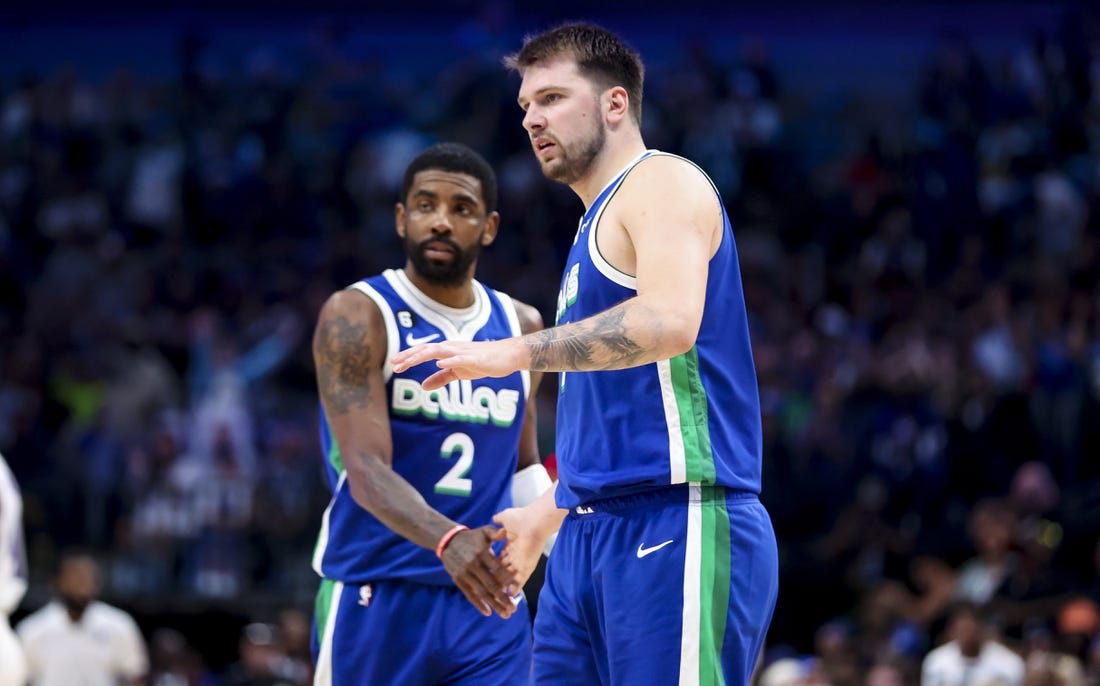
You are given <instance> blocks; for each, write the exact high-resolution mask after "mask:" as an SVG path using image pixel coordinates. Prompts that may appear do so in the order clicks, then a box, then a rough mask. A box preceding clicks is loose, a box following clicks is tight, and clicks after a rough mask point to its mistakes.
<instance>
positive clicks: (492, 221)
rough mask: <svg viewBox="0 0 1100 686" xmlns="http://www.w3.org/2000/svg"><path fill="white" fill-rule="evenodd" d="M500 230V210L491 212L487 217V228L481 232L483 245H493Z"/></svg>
mask: <svg viewBox="0 0 1100 686" xmlns="http://www.w3.org/2000/svg"><path fill="white" fill-rule="evenodd" d="M499 230H500V212H490V213H489V216H488V217H486V219H485V230H484V231H482V232H481V245H482V246H486V245H492V244H493V241H495V240H496V239H497V231H499Z"/></svg>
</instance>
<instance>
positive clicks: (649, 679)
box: [533, 485, 779, 686]
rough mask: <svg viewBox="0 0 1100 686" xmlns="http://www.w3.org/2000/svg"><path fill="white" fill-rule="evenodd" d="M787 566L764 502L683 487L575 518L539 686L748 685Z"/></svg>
mask: <svg viewBox="0 0 1100 686" xmlns="http://www.w3.org/2000/svg"><path fill="white" fill-rule="evenodd" d="M778 588H779V562H778V553H777V549H776V541H775V532H774V531H773V529H772V524H771V518H770V517H769V516H768V513H767V511H766V510H765V509H764V506H763V505H762V504H761V503H760V500H759V499H758V498H757V496H756V495H755V494H752V493H744V492H735V491H727V490H726V489H723V488H718V487H713V486H697V485H685V486H672V487H669V488H666V489H661V490H658V491H651V492H647V493H643V494H638V495H629V496H622V497H616V498H609V499H606V500H600V501H596V502H593V503H589V504H587V505H585V506H583V507H578V508H576V510H575V511H573V512H571V513H570V514H569V515H568V516H567V517H566V518H565V521H564V522H563V523H562V528H561V532H560V533H559V534H558V540H557V543H556V544H555V546H554V551H553V554H551V556H550V559H549V561H548V563H547V568H546V583H545V585H544V586H543V588H542V591H541V593H540V595H539V605H538V613H537V615H536V616H535V652H534V667H533V683H534V684H537V685H540V686H541V685H550V684H553V685H554V686H561V685H563V684H568V685H569V686H585V685H587V684H600V685H602V686H608V685H612V686H619V685H623V686H636V685H637V684H646V685H647V686H661V685H663V684H729V685H731V686H745V685H746V684H748V683H749V679H750V677H751V676H752V672H753V668H754V667H755V665H756V660H757V656H758V655H759V653H760V650H761V648H762V646H763V642H764V636H765V634H766V633H767V630H768V625H769V624H770V623H771V618H772V612H773V610H774V609H775V601H776V596H777V594H778Z"/></svg>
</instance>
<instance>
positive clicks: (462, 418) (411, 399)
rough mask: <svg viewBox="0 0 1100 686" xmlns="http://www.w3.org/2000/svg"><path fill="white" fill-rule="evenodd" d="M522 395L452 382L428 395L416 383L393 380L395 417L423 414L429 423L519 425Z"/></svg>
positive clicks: (505, 389) (427, 392) (466, 383)
mask: <svg viewBox="0 0 1100 686" xmlns="http://www.w3.org/2000/svg"><path fill="white" fill-rule="evenodd" d="M518 404H519V391H517V390H515V389H513V388H502V389H501V390H499V391H494V390H493V389H492V388H489V387H488V386H478V387H477V388H474V387H473V383H471V382H470V381H453V382H451V383H449V384H447V385H446V386H444V387H443V388H440V389H437V390H434V391H425V390H424V388H423V387H422V386H421V385H420V382H419V381H417V380H416V379H394V380H393V400H392V408H393V413H394V414H396V415H401V416H406V417H408V416H411V415H414V414H422V415H424V416H425V417H427V418H429V419H437V418H440V417H442V418H443V419H446V420H450V421H454V422H473V423H475V424H487V423H489V422H490V421H492V422H493V424H495V425H496V426H502V427H503V426H511V425H512V423H513V422H515V421H516V408H517V406H518Z"/></svg>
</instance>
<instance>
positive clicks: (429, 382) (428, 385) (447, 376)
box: [394, 367, 458, 391]
mask: <svg viewBox="0 0 1100 686" xmlns="http://www.w3.org/2000/svg"><path fill="white" fill-rule="evenodd" d="M396 369H397V368H396V367H394V370H396ZM456 380H458V375H456V374H455V372H454V370H452V369H442V370H440V371H438V372H436V373H435V374H432V375H431V376H429V377H428V378H426V379H424V381H423V382H421V384H420V385H421V386H422V387H423V388H424V390H425V391H434V390H435V389H437V388H443V387H444V386H446V385H447V384H449V383H451V382H452V381H456Z"/></svg>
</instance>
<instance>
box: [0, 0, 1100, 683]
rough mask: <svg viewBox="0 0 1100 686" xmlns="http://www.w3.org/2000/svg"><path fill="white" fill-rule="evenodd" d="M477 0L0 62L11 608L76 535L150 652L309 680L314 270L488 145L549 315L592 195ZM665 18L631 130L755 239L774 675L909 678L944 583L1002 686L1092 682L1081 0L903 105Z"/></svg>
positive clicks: (1095, 649) (1099, 435)
mask: <svg viewBox="0 0 1100 686" xmlns="http://www.w3.org/2000/svg"><path fill="white" fill-rule="evenodd" d="M482 21H483V22H484V25H479V24H471V25H465V26H464V27H462V28H461V29H460V31H459V33H460V35H459V36H457V37H453V39H454V40H456V41H457V42H459V43H460V44H461V47H462V49H461V50H456V51H455V54H454V55H453V59H451V60H449V62H448V64H447V65H446V67H445V68H442V69H440V68H438V65H435V68H418V65H416V64H408V65H394V64H391V63H384V61H383V58H382V56H380V55H378V54H372V53H371V52H370V51H363V50H355V49H353V47H354V41H353V40H352V34H353V32H352V31H351V30H350V29H348V28H347V27H343V26H341V25H339V24H338V23H325V22H319V23H317V24H316V25H314V26H312V27H311V29H310V32H309V39H308V40H306V41H302V42H299V43H295V44H294V46H293V48H294V49H293V50H292V49H290V48H289V47H288V46H286V45H269V44H265V45H257V46H256V47H255V49H254V50H252V51H250V52H249V53H248V54H247V55H246V57H245V58H244V59H243V60H240V61H239V62H237V61H232V60H228V59H219V57H218V52H217V49H216V48H217V46H216V44H213V43H211V42H210V41H208V40H205V39H204V37H203V34H202V33H201V32H198V31H192V32H184V33H183V34H182V38H180V40H179V49H178V53H177V54H178V64H176V65H175V73H174V74H173V75H172V76H170V77H164V76H154V75H150V74H148V73H146V72H144V71H143V70H142V68H141V65H140V63H134V62H133V61H132V60H131V61H127V60H125V59H123V58H122V57H120V59H119V67H118V68H117V69H116V70H114V71H113V72H112V73H111V74H109V75H108V76H106V77H102V78H100V77H94V78H93V77H90V76H88V75H86V74H82V73H81V70H80V69H79V65H74V66H73V67H71V68H63V69H56V70H51V71H48V72H43V73H35V72H32V71H28V72H26V73H25V74H23V75H22V76H21V77H20V78H18V79H14V80H9V81H6V82H0V453H2V454H3V455H4V456H5V457H6V458H7V460H8V462H9V464H10V466H11V468H12V470H13V472H14V473H15V475H16V477H17V478H18V480H19V482H20V484H21V486H22V489H23V493H24V499H25V524H26V534H27V544H28V549H29V558H30V567H31V573H32V582H33V583H32V590H31V592H30V593H29V594H28V596H27V598H26V599H25V600H24V604H23V608H22V610H21V612H22V614H27V613H28V612H30V611H32V610H34V609H36V608H37V607H38V606H39V605H40V604H41V603H42V602H43V601H44V600H45V598H46V596H47V588H46V581H47V579H48V574H49V570H50V569H51V565H52V563H53V562H54V561H55V560H56V558H57V556H58V554H59V553H60V551H62V550H63V549H65V548H67V547H69V546H72V545H79V546H82V547H84V548H87V549H89V550H91V551H94V552H95V554H96V555H97V557H98V559H99V560H100V563H101V566H102V568H103V571H104V575H105V576H104V584H103V595H104V597H106V598H109V599H111V601H112V602H113V603H114V604H116V605H118V606H119V607H123V608H126V609H127V610H128V611H130V612H131V613H132V614H133V615H134V616H135V618H136V619H137V620H138V623H139V625H140V626H141V628H142V630H143V632H144V633H145V636H146V639H147V641H148V644H149V646H150V655H151V659H152V669H153V680H152V682H151V683H153V684H162V683H164V684H168V683H173V684H174V683H223V682H224V683H234V684H237V683H240V684H244V683H276V682H277V681H276V680H277V679H278V680H282V682H285V683H305V680H306V679H307V678H308V643H307V641H308V620H307V619H306V617H307V616H308V615H307V613H308V612H309V609H310V607H311V602H312V596H313V593H314V592H315V590H316V583H317V581H316V577H315V575H314V573H313V572H312V570H311V568H310V563H309V562H310V556H311V553H312V550H313V544H314V541H315V536H316V533H317V528H318V523H319V517H320V512H321V511H322V509H323V508H324V506H325V503H326V492H325V489H324V484H323V481H322V475H321V460H320V455H319V449H318V447H317V439H316V436H317V427H316V421H317V406H316V394H315V388H314V381H313V370H312V362H311V359H310V355H309V345H308V341H309V335H310V330H311V327H312V323H313V321H314V319H315V317H316V313H317V311H318V309H319V307H320V305H321V303H322V302H323V298H324V297H325V296H326V295H327V294H328V293H329V292H331V291H332V290H334V289H335V288H338V287H340V286H342V285H346V284H348V283H351V282H352V281H354V280H356V279H358V278H360V277H362V276H365V275H368V274H372V273H375V272H377V271H379V270H380V269H382V268H385V267H389V266H396V265H398V264H401V263H403V255H402V253H401V252H400V245H399V243H398V241H397V240H396V239H395V237H394V235H393V219H392V216H393V215H392V211H393V204H394V202H395V200H396V194H397V187H398V184H399V181H400V178H399V177H400V174H401V172H402V171H403V169H404V166H405V164H406V162H407V161H408V160H409V159H411V157H412V156H413V155H414V154H415V153H416V152H418V151H419V150H420V149H421V148H423V147H424V146H425V145H427V144H428V143H430V142H433V141H436V140H458V141H462V142H465V143H467V144H469V145H471V146H472V147H474V148H475V149H477V150H479V151H480V152H482V153H483V154H485V155H486V156H487V157H488V158H489V159H490V160H491V161H492V162H493V163H494V166H495V168H496V169H497V172H498V175H499V177H500V181H501V214H502V227H503V228H502V231H501V235H500V238H499V239H498V240H497V242H496V244H495V245H494V246H493V248H492V249H491V250H490V251H489V252H488V253H487V256H486V257H485V259H484V260H483V261H482V264H481V271H480V273H479V277H480V278H481V280H483V281H485V282H486V283H489V284H491V285H493V286H495V287H498V288H501V289H503V290H506V291H508V292H509V293H512V294H513V295H515V296H516V297H517V298H519V299H522V300H524V301H526V302H530V303H532V304H534V305H536V306H537V307H539V309H540V310H541V311H542V312H543V314H544V318H546V319H547V320H548V321H549V320H552V319H553V318H552V316H551V315H552V313H553V308H554V303H553V297H554V294H556V292H557V288H556V285H557V280H558V276H559V270H560V268H561V264H562V260H563V259H564V254H565V251H566V248H567V246H568V244H569V241H570V240H571V238H572V234H573V230H574V227H575V225H576V224H575V222H576V221H577V217H578V216H579V214H580V208H579V206H578V205H577V204H576V202H575V200H574V199H573V198H572V196H570V195H568V193H567V192H566V191H564V190H562V189H561V188H558V187H555V185H553V184H551V183H549V182H547V181H545V180H544V179H543V178H542V177H541V175H540V172H539V170H538V168H537V166H536V165H535V163H534V161H533V159H532V156H531V154H530V151H529V149H528V144H527V141H526V138H525V135H524V133H523V131H522V129H521V127H520V125H519V121H520V115H519V110H518V109H517V108H516V105H515V83H514V82H513V81H511V80H510V79H509V78H508V76H507V75H506V74H505V72H504V71H503V69H501V67H500V65H499V58H500V55H501V54H502V53H503V52H505V51H507V50H509V49H511V48H513V47H514V46H513V45H511V44H503V43H498V42H496V40H495V39H493V38H491V36H492V35H494V28H493V27H492V26H490V25H489V23H491V21H493V19H492V17H488V18H483V20H482ZM628 35H629V34H628ZM657 54H660V53H656V54H655V55H654V57H650V58H649V64H648V81H647V109H646V112H645V113H644V121H645V134H646V139H647V141H648V142H650V144H651V145H653V146H654V147H657V148H661V149H664V150H669V151H673V152H679V153H682V154H684V155H686V156H687V157H689V158H691V159H693V160H695V161H696V162H698V163H699V164H700V165H701V166H702V167H703V168H704V169H706V170H707V171H708V172H709V173H710V174H711V175H712V177H713V178H714V179H715V181H716V183H717V184H718V187H719V190H720V191H721V193H722V196H723V199H724V201H725V203H726V204H727V207H728V209H729V211H730V213H731V217H732V219H733V222H734V228H735V234H736V236H737V240H738V248H739V251H740V255H741V262H742V269H743V272H744V279H745V291H746V300H747V305H748V308H749V315H750V322H751V326H752V333H753V339H754V340H753V343H754V352H755V356H756V364H757V372H758V376H759V383H760V392H761V398H762V401H763V402H762V405H763V408H764V421H765V423H764V426H765V460H764V464H765V479H764V488H765V490H764V493H763V500H764V502H765V504H766V505H767V507H768V508H769V511H770V512H771V514H772V517H773V519H774V522H775V526H776V531H777V535H778V538H779V543H780V561H781V572H782V579H781V592H780V599H779V605H778V608H777V612H776V616H775V620H774V622H773V626H772V632H771V635H770V638H769V642H768V647H767V651H766V654H765V656H764V661H763V663H762V665H761V667H762V669H761V672H760V681H761V683H762V684H763V686H788V685H790V684H830V685H832V686H857V685H861V684H867V686H886V685H888V684H889V685H899V686H900V685H907V686H909V685H913V686H915V684H917V683H920V675H921V664H922V661H923V660H924V659H925V656H926V655H928V654H929V653H930V651H932V650H933V649H934V648H936V646H939V645H941V644H942V643H944V642H945V641H946V640H947V639H948V638H954V639H955V640H956V641H959V640H962V639H960V638H959V636H960V635H962V634H964V633H965V631H963V630H961V629H959V628H958V625H959V624H960V623H962V622H963V620H964V619H966V618H967V616H969V617H970V619H971V620H972V622H971V625H972V626H977V627H978V629H976V630H975V632H976V635H980V634H982V633H983V632H984V635H987V636H989V637H993V638H995V639H996V640H997V641H998V642H1000V643H1002V644H1004V645H1005V646H1007V647H1008V649H1009V650H1010V652H1011V654H1012V655H1015V656H1018V657H1019V659H1022V663H1021V664H1022V666H1021V668H1020V670H1019V673H1018V677H1019V681H1012V680H1009V681H1006V682H1005V686H1023V684H1024V683H1027V684H1028V685H1029V686H1040V685H1042V686H1046V685H1048V684H1049V685H1051V686H1054V685H1056V684H1057V685H1059V686H1083V685H1084V684H1093V685H1095V684H1100V15H1098V14H1096V13H1093V14H1091V15H1090V14H1088V13H1083V14H1073V13H1070V14H1067V15H1066V17H1065V20H1064V21H1063V22H1062V23H1061V24H1060V25H1059V26H1057V27H1055V28H1054V29H1053V30H1051V31H1039V30H1036V31H1035V32H1034V34H1033V35H1031V36H1028V35H1027V34H1026V33H1025V32H1023V30H1021V33H1020V37H1019V41H1018V43H1017V44H1016V45H1015V46H1014V48H1013V50H1011V51H1010V52H1008V53H1006V54H983V53H980V52H979V51H977V50H976V49H975V48H974V47H973V46H972V45H971V43H970V42H969V41H968V39H967V37H966V35H965V33H960V34H944V35H942V36H940V37H939V38H938V39H937V41H936V45H935V48H934V49H933V50H931V51H929V52H928V53H927V54H926V55H925V56H924V60H923V66H922V67H921V69H920V73H919V75H918V76H917V78H916V79H915V80H914V81H913V82H912V83H909V84H907V85H906V86H905V89H906V91H907V97H906V98H904V102H903V103H901V104H896V103H895V104H894V105H893V106H892V108H888V107H886V106H885V105H884V104H883V103H881V102H878V101H877V100H876V94H875V93H874V92H850V93H846V94H845V95H844V97H830V98H816V99H815V98H814V97H812V96H810V95H808V94H807V93H804V92H799V91H797V90H795V89H792V88H791V87H790V86H789V85H787V84H788V81H789V79H788V78H786V76H785V75H784V74H783V73H782V72H781V70H780V69H778V68H777V67H776V66H775V62H773V60H772V59H771V58H770V57H769V53H768V48H767V44H766V43H765V42H761V41H745V42H744V44H743V47H742V48H741V50H740V51H739V52H738V54H737V56H736V59H727V58H726V57H725V55H724V53H723V54H721V55H720V54H718V53H717V52H716V51H715V50H714V49H713V46H712V45H709V44H708V43H707V42H706V41H703V40H699V41H688V40H685V41H684V42H683V43H682V44H680V45H678V46H677V47H676V48H675V49H669V50H668V51H666V53H664V54H663V55H662V58H661V59H658V58H657V57H656V55H657ZM884 111H885V112H888V113H889V116H884V115H883V112H884ZM553 389H554V384H544V385H543V389H542V397H541V398H540V405H541V407H540V411H541V420H542V421H541V427H540V432H541V443H542V445H543V449H544V454H547V455H549V454H550V453H551V452H552V450H553V413H554V406H553V402H554V398H553ZM968 613H969V615H968ZM209 627H216V628H214V629H210V628H209ZM303 627H304V628H303ZM303 631H304V632H305V634H304V636H305V638H303ZM975 640H979V639H975ZM982 640H984V639H982ZM979 643H980V640H979ZM238 648H239V651H238ZM238 652H239V655H238ZM1005 659H1006V660H1009V661H1010V662H1011V657H1008V658H1005ZM930 669H931V668H930V667H929V668H928V669H926V670H925V676H926V677H928V675H929V674H931V673H932V672H931V671H930ZM1008 673H1013V674H1014V673H1015V672H1011V671H1010V672H1008ZM929 678H930V677H929ZM158 679H159V680H158ZM173 679H174V680H173ZM265 680H266V681H265ZM936 683H938V682H935V681H931V682H929V681H926V683H925V686H935V684H936ZM943 683H954V682H950V681H945V682H943ZM973 686H981V684H979V683H977V682H975V683H974V685H973Z"/></svg>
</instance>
